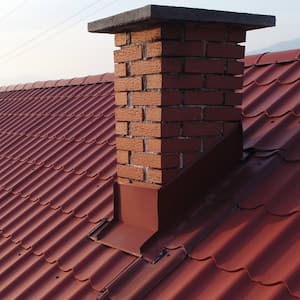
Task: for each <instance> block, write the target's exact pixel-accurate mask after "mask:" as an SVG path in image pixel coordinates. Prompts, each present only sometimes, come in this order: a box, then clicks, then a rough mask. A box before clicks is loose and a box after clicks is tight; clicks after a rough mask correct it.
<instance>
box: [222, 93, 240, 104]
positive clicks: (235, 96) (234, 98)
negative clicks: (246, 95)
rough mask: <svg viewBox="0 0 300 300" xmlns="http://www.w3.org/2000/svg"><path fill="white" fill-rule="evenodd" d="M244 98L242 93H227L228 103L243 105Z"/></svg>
mask: <svg viewBox="0 0 300 300" xmlns="http://www.w3.org/2000/svg"><path fill="white" fill-rule="evenodd" d="M242 100H243V94H242V93H225V104H226V105H241V104H242Z"/></svg>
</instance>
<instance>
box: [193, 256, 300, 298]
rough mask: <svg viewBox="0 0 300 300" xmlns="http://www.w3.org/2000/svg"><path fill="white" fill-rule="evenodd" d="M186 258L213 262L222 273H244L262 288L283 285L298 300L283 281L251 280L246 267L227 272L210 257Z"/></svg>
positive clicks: (227, 270)
mask: <svg viewBox="0 0 300 300" xmlns="http://www.w3.org/2000/svg"><path fill="white" fill-rule="evenodd" d="M188 257H189V258H190V259H192V260H196V261H204V260H211V261H213V263H214V264H215V266H216V267H217V268H218V269H219V270H222V271H224V272H228V273H237V272H245V273H246V274H247V277H248V278H249V280H251V281H252V282H254V283H256V284H259V285H263V286H274V285H283V286H284V288H285V289H287V291H288V293H289V294H290V295H291V296H292V297H295V298H296V299H299V297H298V296H297V295H296V294H294V293H293V292H292V291H291V289H290V287H289V286H288V284H287V282H285V281H282V282H274V283H263V282H261V281H259V280H255V279H254V278H253V276H252V275H251V273H250V272H249V270H248V269H247V267H240V268H236V269H235V270H229V269H226V268H224V267H221V265H219V264H218V263H217V260H216V258H215V257H214V256H211V257H207V258H206V259H197V258H195V257H192V256H191V255H188Z"/></svg>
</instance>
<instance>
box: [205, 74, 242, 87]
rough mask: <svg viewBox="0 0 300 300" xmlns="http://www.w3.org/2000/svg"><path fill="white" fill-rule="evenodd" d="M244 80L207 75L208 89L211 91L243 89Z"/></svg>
mask: <svg viewBox="0 0 300 300" xmlns="http://www.w3.org/2000/svg"><path fill="white" fill-rule="evenodd" d="M242 85H243V78H242V77H233V76H221V75H207V78H206V87H207V88H209V89H226V90H235V89H240V88H242Z"/></svg>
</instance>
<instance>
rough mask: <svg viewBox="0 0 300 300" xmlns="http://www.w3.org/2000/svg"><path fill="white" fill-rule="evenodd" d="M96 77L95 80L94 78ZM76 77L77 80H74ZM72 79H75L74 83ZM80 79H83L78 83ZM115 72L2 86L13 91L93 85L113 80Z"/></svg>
mask: <svg viewBox="0 0 300 300" xmlns="http://www.w3.org/2000/svg"><path fill="white" fill-rule="evenodd" d="M93 78H95V80H93ZM74 79H75V81H74ZM72 80H73V81H74V82H73V83H72ZM78 80H80V81H82V82H81V83H80V84H78V82H77V81H78ZM113 80H114V78H113V74H112V73H104V74H101V75H95V76H93V75H92V76H85V77H79V78H71V79H58V80H54V81H53V80H51V81H36V82H32V83H25V84H17V85H8V86H0V93H1V92H12V91H14V92H15V91H23V90H34V89H45V88H56V87H68V86H78V85H93V84H99V83H104V82H113Z"/></svg>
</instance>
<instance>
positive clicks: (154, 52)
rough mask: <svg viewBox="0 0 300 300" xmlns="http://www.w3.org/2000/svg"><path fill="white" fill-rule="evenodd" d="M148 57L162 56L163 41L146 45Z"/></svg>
mask: <svg viewBox="0 0 300 300" xmlns="http://www.w3.org/2000/svg"><path fill="white" fill-rule="evenodd" d="M146 55H147V57H156V56H162V42H155V43H148V44H147V45H146Z"/></svg>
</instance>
